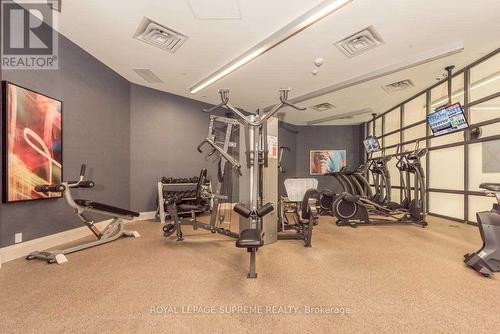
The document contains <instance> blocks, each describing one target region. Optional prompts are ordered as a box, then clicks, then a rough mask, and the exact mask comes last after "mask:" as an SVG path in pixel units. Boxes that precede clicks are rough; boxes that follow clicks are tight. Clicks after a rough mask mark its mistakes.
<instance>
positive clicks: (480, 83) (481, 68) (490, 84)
mask: <svg viewBox="0 0 500 334" xmlns="http://www.w3.org/2000/svg"><path fill="white" fill-rule="evenodd" d="M470 77H471V90H470V98H471V101H475V100H478V99H480V98H483V97H486V96H489V95H491V94H493V93H496V92H500V54H496V55H495V56H493V57H491V58H490V59H488V60H486V61H484V62H482V63H480V64H479V65H477V66H474V67H473V68H471V70H470Z"/></svg>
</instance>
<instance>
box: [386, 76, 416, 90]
mask: <svg viewBox="0 0 500 334" xmlns="http://www.w3.org/2000/svg"><path fill="white" fill-rule="evenodd" d="M413 86H414V84H413V82H411V80H408V79H407V80H402V81H398V82H393V83H391V84H388V85H385V86H383V87H382V88H383V89H384V90H385V91H386V92H387V93H394V92H399V91H402V90H405V89H408V88H411V87H413Z"/></svg>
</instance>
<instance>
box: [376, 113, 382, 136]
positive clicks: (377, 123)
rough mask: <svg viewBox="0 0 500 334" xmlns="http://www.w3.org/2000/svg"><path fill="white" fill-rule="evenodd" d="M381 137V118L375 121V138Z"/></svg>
mask: <svg viewBox="0 0 500 334" xmlns="http://www.w3.org/2000/svg"><path fill="white" fill-rule="evenodd" d="M381 135H382V117H379V118H377V119H376V120H375V136H376V137H380V136H381Z"/></svg>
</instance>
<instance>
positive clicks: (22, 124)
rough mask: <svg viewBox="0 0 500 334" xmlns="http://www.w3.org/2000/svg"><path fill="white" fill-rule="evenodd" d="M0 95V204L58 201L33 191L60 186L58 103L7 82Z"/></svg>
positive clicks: (60, 162)
mask: <svg viewBox="0 0 500 334" xmlns="http://www.w3.org/2000/svg"><path fill="white" fill-rule="evenodd" d="M2 93H3V99H2V117H3V122H2V124H3V129H2V131H3V147H2V157H3V166H4V167H3V189H2V192H3V196H2V201H3V202H4V203H11V202H22V201H32V200H39V199H46V198H51V197H61V194H58V193H56V194H42V193H38V192H36V191H35V190H34V187H35V186H37V185H41V184H53V183H60V182H62V174H63V170H62V102H61V101H59V100H56V99H54V98H51V97H48V96H46V95H44V94H41V93H38V92H35V91H32V90H30V89H27V88H24V87H21V86H18V85H15V84H13V83H10V82H7V81H3V82H2Z"/></svg>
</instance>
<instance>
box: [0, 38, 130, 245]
mask: <svg viewBox="0 0 500 334" xmlns="http://www.w3.org/2000/svg"><path fill="white" fill-rule="evenodd" d="M59 59H60V60H59V70H58V71H47V70H38V71H33V70H23V71H21V70H16V71H13V70H2V71H1V79H2V80H8V81H10V82H12V83H15V84H18V85H21V86H24V87H26V88H29V89H32V90H35V91H38V92H40V93H43V94H46V95H49V96H51V97H54V98H56V99H59V100H62V101H63V168H64V170H63V173H64V175H63V177H64V179H65V180H71V179H75V178H77V176H78V174H79V171H80V164H81V163H86V164H87V165H88V169H87V173H88V176H89V177H90V178H92V179H93V180H94V181H95V182H96V185H97V186H96V187H95V188H94V189H92V190H85V191H83V190H82V191H79V193H78V196H77V198H78V197H80V198H85V199H92V200H96V201H102V202H104V203H108V204H111V205H116V206H119V207H125V208H127V207H129V206H130V195H129V194H130V163H129V160H130V131H129V129H130V116H129V111H130V84H129V82H128V81H127V80H125V79H124V78H122V77H121V76H119V75H118V74H117V73H115V72H114V71H112V70H111V69H110V68H108V67H107V66H105V65H104V64H102V63H101V62H99V61H98V60H97V59H95V58H94V57H93V56H91V55H90V54H88V53H87V52H85V51H84V50H82V49H81V48H80V47H78V46H77V45H75V44H74V43H73V42H71V41H69V40H68V39H66V38H65V37H64V36H60V37H59ZM2 168H3V166H2ZM2 182H3V180H0V183H2ZM80 226H82V225H81V222H80V220H79V218H78V217H77V216H76V215H75V214H74V212H73V211H72V209H70V208H69V207H68V206H67V205H66V203H65V201H64V200H63V199H50V200H43V201H34V202H23V203H11V204H0V246H7V245H11V244H13V243H14V234H15V233H19V232H21V233H22V234H23V240H24V241H27V240H30V239H35V238H39V237H43V236H46V235H50V234H54V233H58V232H62V231H65V230H69V229H73V228H76V227H80Z"/></svg>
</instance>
